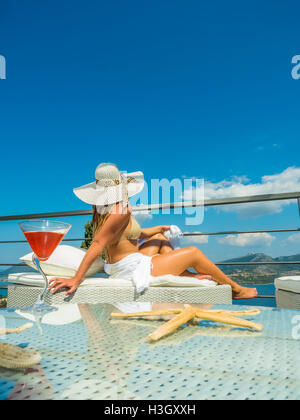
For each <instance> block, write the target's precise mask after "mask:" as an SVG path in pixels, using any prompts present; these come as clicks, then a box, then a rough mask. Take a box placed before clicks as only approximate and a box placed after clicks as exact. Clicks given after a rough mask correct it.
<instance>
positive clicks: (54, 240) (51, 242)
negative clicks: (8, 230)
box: [24, 231, 65, 261]
mask: <svg viewBox="0 0 300 420" xmlns="http://www.w3.org/2000/svg"><path fill="white" fill-rule="evenodd" d="M24 235H25V237H26V239H27V241H28V243H29V245H30V246H31V249H32V250H33V252H34V253H35V255H36V256H37V257H38V259H39V260H40V261H47V260H48V258H50V257H51V255H52V254H53V252H54V251H55V250H56V248H57V246H58V245H59V244H60V242H61V241H62V239H63V238H64V236H65V234H64V233H59V232H42V231H41V232H38V231H36V232H24Z"/></svg>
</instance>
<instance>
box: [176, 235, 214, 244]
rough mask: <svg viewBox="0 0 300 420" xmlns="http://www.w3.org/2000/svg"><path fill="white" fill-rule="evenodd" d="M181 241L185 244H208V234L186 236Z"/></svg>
mask: <svg viewBox="0 0 300 420" xmlns="http://www.w3.org/2000/svg"><path fill="white" fill-rule="evenodd" d="M181 243H182V245H183V246H189V245H198V244H207V243H208V235H201V236H200V235H199V236H184V237H183V238H182V239H181Z"/></svg>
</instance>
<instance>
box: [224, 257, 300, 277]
mask: <svg viewBox="0 0 300 420" xmlns="http://www.w3.org/2000/svg"><path fill="white" fill-rule="evenodd" d="M289 261H300V254H296V255H289V256H282V257H277V258H272V257H271V256H270V255H267V254H263V253H256V254H255V253H251V254H247V255H245V256H242V257H238V258H233V259H230V260H226V261H221V262H220V263H229V262H235V263H245V262H255V263H260V262H289ZM220 268H221V269H222V270H223V271H224V272H225V273H226V274H227V275H230V276H232V277H233V278H234V280H236V281H238V282H240V283H258V282H259V283H266V282H270V281H271V282H273V280H274V279H275V278H276V277H281V276H287V275H296V274H297V275H299V274H300V264H299V265H295V264H283V265H271V264H270V265H265V264H258V265H234V266H230V265H228V266H221V267H220Z"/></svg>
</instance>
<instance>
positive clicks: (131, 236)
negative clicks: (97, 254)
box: [104, 216, 142, 260]
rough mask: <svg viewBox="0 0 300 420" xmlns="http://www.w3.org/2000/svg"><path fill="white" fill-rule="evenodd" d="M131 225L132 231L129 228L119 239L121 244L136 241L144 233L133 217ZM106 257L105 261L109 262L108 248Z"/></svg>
mask: <svg viewBox="0 0 300 420" xmlns="http://www.w3.org/2000/svg"><path fill="white" fill-rule="evenodd" d="M129 223H131V226H130V230H129V231H128V227H127V228H126V229H125V231H124V232H123V234H122V236H121V238H120V239H119V242H121V241H125V240H129V241H130V240H131V241H135V240H138V239H139V237H140V236H141V233H142V229H141V226H140V224H139V223H138V222H137V220H136V219H135V218H134V217H133V216H131V218H130V222H129ZM104 255H105V259H106V260H108V259H109V258H108V257H109V255H108V252H107V248H104Z"/></svg>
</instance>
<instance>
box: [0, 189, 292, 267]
mask: <svg viewBox="0 0 300 420" xmlns="http://www.w3.org/2000/svg"><path fill="white" fill-rule="evenodd" d="M280 200H296V201H297V203H298V207H299V215H300V192H291V193H279V194H263V195H253V196H243V197H231V198H221V199H219V198H218V199H210V200H204V202H199V201H184V202H175V203H163V204H146V205H139V206H136V207H133V211H134V212H145V211H150V212H151V211H158V210H165V209H176V208H191V207H199V206H204V207H213V206H224V205H235V204H251V203H260V202H269V201H280ZM91 214H92V210H75V211H64V212H52V213H38V214H22V215H10V216H2V217H0V222H5V221H18V220H34V219H49V218H61V217H76V216H90V215H91ZM282 232H300V228H295V229H265V230H243V231H222V232H184V233H183V235H184V236H185V237H188V236H214V235H233V234H235V235H242V234H246V233H248V234H249V233H282ZM89 240H92V238H71V239H64V242H77V241H89ZM22 243H27V241H26V240H22V241H20V240H18V241H17V240H16V241H12V240H9V241H8V240H7V241H5V240H3V241H0V244H22ZM281 264H282V265H284V264H286V265H298V264H300V261H262V262H220V263H217V265H219V266H226V265H229V266H230V265H232V266H234V265H240V266H244V265H249V266H250V265H281ZM0 266H13V267H22V266H26V264H14V263H7V264H0Z"/></svg>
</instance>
